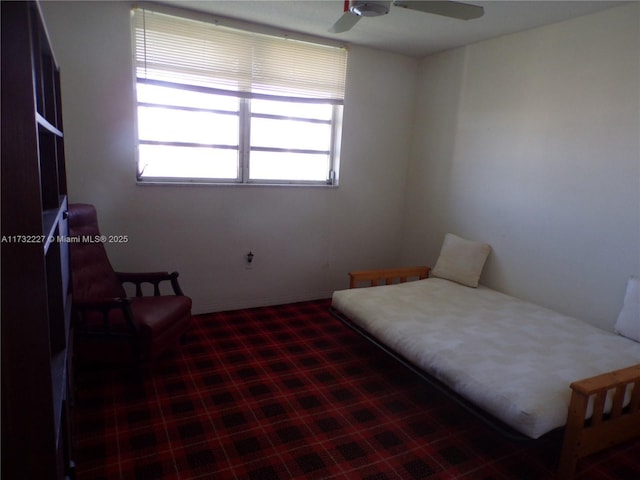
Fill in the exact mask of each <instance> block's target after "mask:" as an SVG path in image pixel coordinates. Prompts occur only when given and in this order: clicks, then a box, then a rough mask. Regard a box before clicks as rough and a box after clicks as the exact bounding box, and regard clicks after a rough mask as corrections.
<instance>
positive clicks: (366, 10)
mask: <svg viewBox="0 0 640 480" xmlns="http://www.w3.org/2000/svg"><path fill="white" fill-rule="evenodd" d="M349 10H350V11H351V12H352V13H355V14H356V15H358V16H359V17H379V16H380V15H386V14H387V13H389V2H357V1H356V2H353V3H352V5H351V7H350V8H349Z"/></svg>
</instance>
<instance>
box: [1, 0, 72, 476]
mask: <svg viewBox="0 0 640 480" xmlns="http://www.w3.org/2000/svg"><path fill="white" fill-rule="evenodd" d="M1 8H2V12H1V13H2V17H1V20H2V30H1V35H2V39H1V40H2V43H1V48H2V60H1V61H2V69H1V70H0V74H1V88H2V98H1V105H2V151H1V155H2V172H1V173H2V177H1V182H2V204H1V214H2V217H1V222H2V243H1V245H0V247H1V253H2V261H1V269H2V298H1V301H2V319H1V321H2V365H1V368H2V478H7V479H9V478H11V479H23V478H24V479H36V478H37V479H50V478H51V479H62V478H65V477H71V476H73V461H72V455H71V451H72V449H71V439H70V428H69V413H68V411H69V410H68V409H69V387H68V385H69V381H70V371H71V369H70V359H71V354H70V352H71V348H70V318H71V298H70V290H69V254H68V244H67V243H65V241H64V240H65V238H66V235H67V220H66V209H67V184H66V174H65V161H64V135H63V127H62V111H61V103H60V75H59V69H58V67H57V64H56V61H55V57H54V55H53V51H52V49H51V46H50V42H49V39H48V36H47V32H46V28H45V25H44V22H43V20H42V14H41V12H40V8H39V5H38V4H37V3H36V2H14V1H10V2H9V1H3V2H2V3H1Z"/></svg>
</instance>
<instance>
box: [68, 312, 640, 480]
mask: <svg viewBox="0 0 640 480" xmlns="http://www.w3.org/2000/svg"><path fill="white" fill-rule="evenodd" d="M328 307H329V302H328V301H326V300H322V301H314V302H303V303H296V304H292V305H283V306H277V307H266V308H256V309H249V310H239V311H230V312H221V313H215V314H210V315H204V316H199V317H196V318H195V322H194V325H193V328H192V329H191V330H190V332H189V333H188V341H187V344H186V345H184V346H180V347H176V349H175V350H174V351H172V352H170V353H169V354H167V355H165V356H164V357H162V358H161V359H159V360H158V361H157V362H156V364H155V365H154V367H153V369H152V370H151V371H150V372H147V373H146V374H145V376H144V377H143V379H142V380H140V378H139V377H136V376H135V375H131V372H130V370H131V369H121V370H118V369H113V368H112V369H111V370H108V371H107V370H105V371H102V372H95V371H91V372H88V371H84V372H83V371H80V372H79V374H78V384H77V390H78V401H77V404H76V406H75V407H74V419H75V431H76V434H75V443H76V460H77V478H78V480H88V479H92V480H93V479H105V480H114V479H249V480H253V479H255V480H270V479H290V478H309V479H314V478H317V479H319V478H322V479H329V478H335V479H370V480H374V479H376V480H385V479H400V480H407V479H423V478H429V479H453V478H465V479H496V480H497V479H518V480H520V479H549V478H552V475H553V471H554V470H555V467H556V462H557V458H558V452H559V449H560V440H561V438H560V437H559V436H552V437H549V438H544V439H542V440H539V441H536V442H532V443H524V444H518V443H512V442H510V441H508V440H506V439H505V438H503V437H501V436H500V435H499V434H497V433H495V432H493V431H492V430H490V429H488V428H487V427H485V426H484V425H483V424H481V423H480V422H478V421H477V420H476V419H475V418H473V417H471V416H469V415H468V414H467V413H466V412H465V411H463V410H462V409H461V408H460V407H458V406H456V405H455V404H453V403H452V402H451V401H450V400H448V399H447V398H445V397H443V396H442V395H441V394H439V393H437V392H435V391H433V390H432V389H431V388H430V387H429V386H427V385H425V384H424V383H423V382H420V381H419V380H417V379H416V378H415V377H414V376H413V374H411V373H410V372H408V371H407V370H406V369H405V368H403V367H402V366H400V365H399V364H397V363H396V362H395V361H394V360H392V359H390V358H389V357H388V356H386V355H385V354H383V353H382V352H380V351H379V350H378V349H376V348H375V347H374V346H372V345H370V344H369V343H368V342H367V341H365V340H364V339H362V338H361V337H359V336H358V335H357V334H355V333H354V332H352V331H351V330H350V329H348V328H347V327H346V326H344V325H342V324H341V323H340V322H339V321H338V320H336V319H334V318H333V317H332V316H331V315H330V313H329V312H328ZM638 459H640V442H633V443H629V444H625V445H622V446H620V447H618V448H615V449H612V450H609V451H607V452H603V453H601V454H597V455H594V456H592V457H590V458H588V459H585V460H582V461H581V462H580V463H579V467H578V475H577V476H576V478H582V479H625V480H626V479H629V480H630V479H637V478H640V465H639V462H638Z"/></svg>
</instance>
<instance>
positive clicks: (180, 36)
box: [133, 9, 347, 104]
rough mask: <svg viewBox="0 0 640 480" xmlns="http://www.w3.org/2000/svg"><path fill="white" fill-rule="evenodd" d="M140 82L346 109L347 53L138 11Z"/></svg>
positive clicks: (135, 11)
mask: <svg viewBox="0 0 640 480" xmlns="http://www.w3.org/2000/svg"><path fill="white" fill-rule="evenodd" d="M133 16H134V29H135V59H136V75H137V77H138V78H141V79H148V80H160V81H167V82H172V83H179V84H186V85H197V86H203V87H209V88H215V89H221V90H227V91H233V92H238V93H241V94H243V95H246V96H252V95H256V94H263V95H264V94H266V95H276V96H284V97H295V98H308V99H315V100H324V101H328V102H331V103H337V104H341V103H342V101H343V99H344V88H345V77H346V68H347V52H346V49H345V48H339V47H333V46H327V45H320V44H315V43H308V42H302V41H299V40H293V39H288V38H280V37H275V36H271V35H265V34H261V33H254V32H248V31H243V30H237V29H232V28H229V27H225V26H220V25H215V24H213V23H208V22H203V21H197V20H192V19H187V18H182V17H175V16H172V15H166V14H163V13H158V12H154V11H150V10H146V9H135V10H134V15H133Z"/></svg>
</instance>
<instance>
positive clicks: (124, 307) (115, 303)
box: [73, 297, 138, 333]
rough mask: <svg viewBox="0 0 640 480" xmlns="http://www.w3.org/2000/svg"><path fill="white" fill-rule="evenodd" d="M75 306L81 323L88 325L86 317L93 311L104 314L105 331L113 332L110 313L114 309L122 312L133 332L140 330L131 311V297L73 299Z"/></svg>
mask: <svg viewBox="0 0 640 480" xmlns="http://www.w3.org/2000/svg"><path fill="white" fill-rule="evenodd" d="M73 308H74V310H75V311H76V313H77V314H78V315H79V317H80V321H81V322H82V323H81V325H84V326H85V327H86V317H87V315H88V314H89V313H91V312H98V313H100V314H102V323H103V328H104V330H105V332H107V333H109V332H111V322H110V318H109V315H110V313H111V312H112V311H113V310H118V311H121V312H122V316H123V317H124V319H125V321H126V322H127V324H128V325H129V327H131V330H132V332H137V331H138V326H137V325H136V323H135V322H134V321H133V313H132V312H131V299H129V298H126V297H125V298H123V297H110V298H95V299H91V300H86V301H78V300H75V299H74V301H73Z"/></svg>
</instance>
